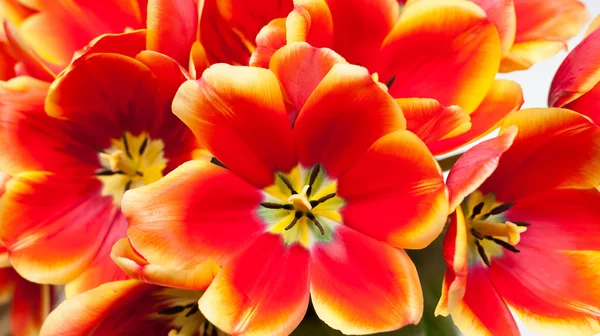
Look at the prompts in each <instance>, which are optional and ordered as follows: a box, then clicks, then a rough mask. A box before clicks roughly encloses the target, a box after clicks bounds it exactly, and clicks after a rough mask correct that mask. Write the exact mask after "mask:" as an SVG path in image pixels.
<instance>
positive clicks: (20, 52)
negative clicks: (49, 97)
mask: <svg viewBox="0 0 600 336" xmlns="http://www.w3.org/2000/svg"><path fill="white" fill-rule="evenodd" d="M4 33H5V34H6V39H7V41H8V44H9V45H10V47H11V48H12V52H13V53H14V56H15V59H16V60H18V61H19V63H20V64H22V65H23V68H24V70H21V71H17V72H18V74H20V75H29V76H31V77H34V78H37V79H40V80H43V81H49V82H51V81H53V80H54V77H55V71H53V69H51V68H50V67H49V66H47V65H46V64H44V63H43V62H42V60H41V59H40V57H39V56H38V55H37V54H36V53H35V52H34V51H33V50H31V48H30V47H29V45H28V44H27V42H25V41H24V40H23V37H22V36H21V33H20V32H19V31H18V30H17V29H16V28H15V27H14V26H13V25H11V24H10V23H9V22H8V21H4Z"/></svg>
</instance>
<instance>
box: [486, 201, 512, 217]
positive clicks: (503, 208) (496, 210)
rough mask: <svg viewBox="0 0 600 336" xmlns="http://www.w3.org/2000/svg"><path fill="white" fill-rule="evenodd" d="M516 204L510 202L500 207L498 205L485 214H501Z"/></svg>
mask: <svg viewBox="0 0 600 336" xmlns="http://www.w3.org/2000/svg"><path fill="white" fill-rule="evenodd" d="M515 204H516V203H514V202H510V203H504V204H501V205H498V206H497V207H495V208H493V209H492V210H490V211H489V212H488V213H487V214H488V215H497V214H501V213H503V212H504V211H506V210H508V209H510V208H512V207H513V206H514V205H515Z"/></svg>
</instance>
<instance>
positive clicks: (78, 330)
mask: <svg viewBox="0 0 600 336" xmlns="http://www.w3.org/2000/svg"><path fill="white" fill-rule="evenodd" d="M201 294H202V292H198V291H185V290H177V289H169V288H164V287H159V286H155V285H150V284H146V283H142V282H139V281H137V280H124V281H116V282H111V283H107V284H104V285H102V286H100V287H97V288H95V289H92V290H90V291H88V292H85V293H82V294H80V295H77V296H75V297H73V298H70V299H68V300H66V301H64V302H63V303H61V304H60V305H59V306H58V307H57V308H56V309H55V310H54V311H53V312H52V313H51V314H50V316H48V318H47V319H46V321H45V322H44V326H43V327H42V331H41V335H45V336H52V335H61V336H76V335H98V336H101V335H166V334H168V333H169V331H171V330H173V329H175V330H177V329H179V328H181V327H182V326H181V321H186V319H181V318H180V319H177V317H178V316H179V314H175V315H173V314H172V315H169V314H159V312H161V311H164V310H165V309H167V308H171V307H174V306H187V305H191V306H190V307H192V306H193V305H194V304H195V303H196V302H197V301H198V298H199V297H200V296H201ZM181 314H186V312H182V313H181ZM198 315H199V314H198ZM181 317H183V316H181ZM189 319H203V318H202V317H201V316H194V315H193V316H190V317H188V320H189ZM177 321H179V323H178V322H177Z"/></svg>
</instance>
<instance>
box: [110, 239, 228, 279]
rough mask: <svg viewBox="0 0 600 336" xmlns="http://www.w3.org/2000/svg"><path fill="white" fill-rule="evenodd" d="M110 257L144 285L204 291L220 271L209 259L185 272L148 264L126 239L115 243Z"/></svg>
mask: <svg viewBox="0 0 600 336" xmlns="http://www.w3.org/2000/svg"><path fill="white" fill-rule="evenodd" d="M111 257H112V259H113V260H114V262H115V263H116V264H117V265H118V266H119V267H120V268H121V269H122V270H123V271H124V272H125V273H127V274H128V275H129V276H130V277H132V278H134V279H137V280H140V281H143V282H146V283H151V284H155V285H162V286H166V287H171V288H182V289H191V290H204V289H206V288H207V287H208V285H210V283H211V281H212V280H213V279H214V277H215V276H216V275H217V273H218V272H219V269H220V268H219V266H217V264H215V262H214V261H212V260H211V259H209V260H207V261H205V262H203V263H202V264H199V265H195V266H194V267H192V268H188V269H185V270H178V269H171V268H168V267H165V266H161V265H153V264H149V263H148V261H147V260H146V259H144V257H142V256H141V255H140V254H139V253H138V252H137V251H135V250H134V249H133V247H132V246H131V243H130V242H129V239H127V238H123V239H121V240H119V241H117V242H116V243H115V245H114V246H113V250H112V253H111Z"/></svg>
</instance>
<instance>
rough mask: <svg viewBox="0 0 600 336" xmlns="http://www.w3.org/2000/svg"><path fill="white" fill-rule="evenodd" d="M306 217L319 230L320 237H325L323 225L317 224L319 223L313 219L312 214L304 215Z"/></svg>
mask: <svg viewBox="0 0 600 336" xmlns="http://www.w3.org/2000/svg"><path fill="white" fill-rule="evenodd" d="M306 217H308V219H310V220H311V221H312V222H313V223H314V224H315V226H316V227H317V228H318V229H319V231H320V232H321V235H323V236H324V235H325V229H323V225H321V223H319V221H318V220H317V218H316V217H315V215H313V214H312V213H310V212H308V213H306Z"/></svg>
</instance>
